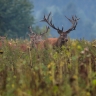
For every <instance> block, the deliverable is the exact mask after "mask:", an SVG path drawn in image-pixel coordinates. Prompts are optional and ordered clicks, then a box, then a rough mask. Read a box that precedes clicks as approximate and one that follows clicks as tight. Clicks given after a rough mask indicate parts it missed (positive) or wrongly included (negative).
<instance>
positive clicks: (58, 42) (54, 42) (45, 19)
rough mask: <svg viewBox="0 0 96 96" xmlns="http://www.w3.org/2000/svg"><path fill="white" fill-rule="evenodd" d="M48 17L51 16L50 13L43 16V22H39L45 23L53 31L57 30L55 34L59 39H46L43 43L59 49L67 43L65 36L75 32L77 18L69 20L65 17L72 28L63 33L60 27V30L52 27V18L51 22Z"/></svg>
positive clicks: (73, 17)
mask: <svg viewBox="0 0 96 96" xmlns="http://www.w3.org/2000/svg"><path fill="white" fill-rule="evenodd" d="M50 15H51V12H50V13H49V14H48V16H47V17H45V15H44V17H43V20H41V21H43V22H46V23H47V24H48V25H50V26H51V27H52V28H53V29H55V30H57V32H58V33H59V34H60V36H59V38H48V39H47V40H46V41H45V43H47V42H48V44H50V45H52V46H56V47H61V46H62V45H64V44H65V43H66V42H67V41H68V38H67V34H68V33H70V32H71V31H73V30H75V28H76V26H77V21H78V20H79V18H77V17H76V16H72V19H69V18H67V17H66V16H65V17H66V18H67V19H68V20H69V21H70V22H71V23H72V26H71V28H69V29H68V30H66V31H63V27H62V29H59V28H56V27H55V26H54V24H52V18H51V20H49V19H50ZM48 44H47V45H48Z"/></svg>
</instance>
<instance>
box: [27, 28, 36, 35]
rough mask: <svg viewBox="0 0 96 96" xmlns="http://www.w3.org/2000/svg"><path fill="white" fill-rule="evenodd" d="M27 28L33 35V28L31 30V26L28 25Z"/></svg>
mask: <svg viewBox="0 0 96 96" xmlns="http://www.w3.org/2000/svg"><path fill="white" fill-rule="evenodd" d="M28 29H29V31H30V33H31V34H32V35H33V34H35V33H34V32H33V30H32V27H31V26H29V27H28Z"/></svg>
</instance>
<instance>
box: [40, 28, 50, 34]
mask: <svg viewBox="0 0 96 96" xmlns="http://www.w3.org/2000/svg"><path fill="white" fill-rule="evenodd" d="M48 29H50V28H49V26H48V27H47V26H46V31H45V32H44V33H40V35H44V34H45V33H47V32H48Z"/></svg>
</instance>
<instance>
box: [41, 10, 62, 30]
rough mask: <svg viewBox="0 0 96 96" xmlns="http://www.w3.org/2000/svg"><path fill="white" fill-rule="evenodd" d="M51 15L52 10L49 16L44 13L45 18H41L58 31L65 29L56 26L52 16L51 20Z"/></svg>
mask: <svg viewBox="0 0 96 96" xmlns="http://www.w3.org/2000/svg"><path fill="white" fill-rule="evenodd" d="M50 15H51V12H50V13H49V14H48V16H47V17H45V15H44V17H43V20H41V21H44V22H46V23H47V24H48V25H50V26H51V27H52V28H53V29H55V30H57V31H63V27H62V30H60V29H59V28H56V27H55V26H54V24H52V18H51V20H49V19H50Z"/></svg>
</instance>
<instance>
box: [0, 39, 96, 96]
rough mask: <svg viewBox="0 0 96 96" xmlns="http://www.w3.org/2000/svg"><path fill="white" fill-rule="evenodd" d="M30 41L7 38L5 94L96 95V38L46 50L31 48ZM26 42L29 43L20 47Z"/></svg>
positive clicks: (1, 72)
mask: <svg viewBox="0 0 96 96" xmlns="http://www.w3.org/2000/svg"><path fill="white" fill-rule="evenodd" d="M8 42H11V46H10V44H9V43H8ZM27 43H28V41H26V42H25V41H21V40H18V42H17V41H16V40H13V41H6V44H5V45H3V46H2V48H1V50H2V51H3V54H0V95H1V96H95V95H96V92H95V91H96V51H95V50H96V47H95V44H96V43H94V41H92V42H89V41H86V40H69V41H68V43H67V44H66V46H62V48H55V49H52V48H48V49H42V50H37V49H35V48H34V49H30V48H29V46H28V44H27ZM13 44H16V46H15V47H13ZM22 44H25V45H26V46H24V45H23V47H18V46H21V45H22ZM24 48H25V49H26V48H27V50H25V49H24ZM23 49H24V50H23Z"/></svg>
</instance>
